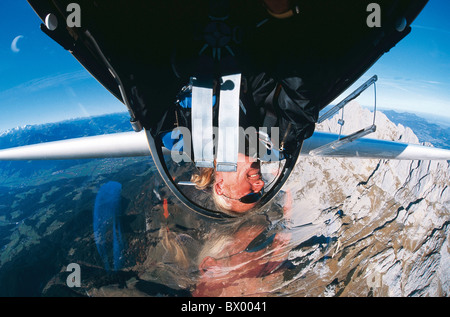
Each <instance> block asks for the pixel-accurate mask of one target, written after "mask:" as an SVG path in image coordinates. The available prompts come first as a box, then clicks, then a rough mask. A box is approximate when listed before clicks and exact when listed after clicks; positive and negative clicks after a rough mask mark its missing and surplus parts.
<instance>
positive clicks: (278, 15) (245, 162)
mask: <svg viewBox="0 0 450 317" xmlns="http://www.w3.org/2000/svg"><path fill="white" fill-rule="evenodd" d="M294 2H295V1H294V0H261V3H262V4H263V9H265V10H266V11H267V13H268V15H267V14H266V15H267V16H269V17H270V19H271V21H270V22H267V23H265V24H263V25H262V26H261V27H258V28H257V31H256V32H255V33H254V36H251V37H250V36H249V37H246V41H247V42H246V43H247V44H248V45H249V47H252V50H250V51H252V52H254V51H257V52H258V54H250V55H251V57H250V56H247V55H246V53H245V47H244V50H243V51H242V52H244V53H243V54H241V55H239V54H236V58H234V56H233V57H232V56H231V55H230V54H228V56H227V54H226V50H225V52H224V53H222V58H221V63H222V64H221V65H227V66H230V65H231V69H233V66H234V65H237V66H236V67H237V70H238V72H241V74H242V82H241V89H240V102H241V105H240V107H241V110H240V111H241V113H240V116H239V126H240V127H242V128H244V129H246V128H247V127H256V128H258V127H264V128H267V129H268V131H270V130H271V128H272V127H276V128H278V131H279V133H278V135H279V140H276V141H275V140H274V141H275V142H276V143H277V145H279V148H278V149H277V150H279V151H280V158H282V157H283V156H284V157H287V156H289V155H292V156H294V155H295V153H296V152H297V151H299V149H300V148H301V145H302V143H303V140H305V139H307V138H309V137H310V136H311V135H312V134H313V132H314V128H315V122H316V121H317V117H318V113H319V109H318V108H317V106H316V103H315V102H314V101H315V100H314V96H315V95H317V92H321V91H322V89H321V87H323V85H324V81H325V80H324V79H323V78H322V74H323V72H322V70H323V69H328V68H327V67H326V66H325V65H322V64H323V63H321V64H320V63H317V60H315V59H319V58H320V57H318V56H317V55H316V54H314V52H313V51H314V50H308V51H307V52H309V53H305V54H302V58H301V59H299V58H298V54H297V53H298V52H296V50H297V48H296V45H298V43H297V42H298V38H300V39H303V37H305V38H306V39H307V40H306V41H304V43H306V44H308V43H309V42H308V40H310V38H308V37H307V35H298V34H296V35H295V36H294V37H292V36H291V35H290V34H286V32H279V31H281V30H285V29H286V27H288V26H289V25H291V24H294V25H292V26H293V27H294V26H295V29H298V25H296V24H298V23H301V19H299V17H298V16H296V15H297V14H298V12H296V8H297V7H296V5H295V3H294ZM302 18H303V16H302ZM299 21H300V22H299ZM305 34H306V33H305ZM184 44H185V43H184V42H183V43H182V44H180V46H181V48H180V52H181V53H182V52H184V50H183V49H184V48H185V47H186V46H185V45H184ZM247 44H243V45H244V46H245V45H247ZM236 52H239V51H238V49H237V50H236ZM311 52H313V53H311ZM196 56H197V55H196ZM201 57H204V56H201ZM201 60H203V59H201ZM234 62H236V64H235V63H234ZM173 63H174V64H173V66H174V69H178V70H183V69H184V68H183V67H182V66H180V65H184V66H186V65H198V64H196V63H184V64H183V60H182V59H180V60H179V63H177V60H176V59H175V60H174V61H173ZM318 65H320V67H319V66H318ZM192 67H194V66H192ZM204 69H207V67H206V66H205V67H204ZM184 70H185V71H184V72H183V71H180V73H183V74H184V75H182V76H181V78H183V79H188V78H189V74H190V71H187V70H186V69H184ZM200 73H201V72H200ZM189 86H190V85H186V86H184V87H183V89H185V88H186V87H189ZM217 86H218V83H215V84H214V88H213V89H212V90H213V91H215V90H216V89H220V88H217ZM183 89H182V90H181V92H180V94H179V95H178V96H177V98H178V99H179V100H178V101H179V102H178V105H179V107H178V108H177V109H175V111H173V109H170V110H169V111H167V112H166V116H165V117H164V120H166V122H167V123H168V124H161V125H159V127H162V128H161V129H160V131H163V132H164V133H166V134H165V136H166V137H167V136H169V133H168V132H169V131H172V129H173V126H174V122H175V123H176V124H175V126H178V127H180V126H181V127H188V128H190V130H191V128H192V127H191V118H190V115H191V111H190V110H191V105H190V102H191V101H192V99H190V96H189V95H187V96H186V95H185V92H186V91H187V93H188V94H189V93H190V92H189V90H183ZM215 98H216V96H214V98H213V100H212V102H213V106H214V104H215V103H216V99H215ZM214 109H216V107H214ZM214 111H216V110H214ZM243 113H244V114H243ZM269 137H272V136H271V135H269ZM166 141H169V142H168V143H171V144H167V143H166ZM173 141H174V140H168V138H165V139H164V140H163V144H164V146H165V147H167V148H172V146H173ZM251 161H252V160H251V159H250V158H249V157H248V156H247V157H246V156H245V155H244V154H242V153H239V157H238V162H237V171H236V172H220V171H216V170H215V169H214V168H211V167H208V168H205V167H199V168H198V173H196V174H194V175H192V178H191V182H192V183H194V184H195V185H196V188H197V189H201V190H205V189H207V190H208V191H210V193H211V194H210V195H212V201H214V203H215V207H217V209H219V210H220V211H222V212H225V213H240V214H242V213H246V212H248V211H250V210H251V209H252V208H254V207H255V206H256V205H257V203H258V201H259V200H260V199H261V198H262V195H263V188H264V185H265V184H264V181H263V180H262V178H261V171H260V166H259V163H258V162H251ZM215 166H217V165H216V164H215ZM194 197H195V198H196V199H198V198H197V197H198V196H197V195H194Z"/></svg>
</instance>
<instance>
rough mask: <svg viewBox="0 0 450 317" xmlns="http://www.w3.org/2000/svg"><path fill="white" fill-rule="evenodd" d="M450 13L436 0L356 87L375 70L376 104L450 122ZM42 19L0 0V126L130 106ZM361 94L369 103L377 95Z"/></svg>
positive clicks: (22, 5) (24, 6)
mask: <svg viewBox="0 0 450 317" xmlns="http://www.w3.org/2000/svg"><path fill="white" fill-rule="evenodd" d="M449 12H450V2H449V1H448V0H431V1H430V2H429V3H428V5H427V7H426V8H425V9H424V11H422V13H421V15H419V17H418V18H417V19H416V21H415V22H414V23H413V31H412V33H411V34H410V35H409V36H408V37H407V38H406V39H404V40H403V41H402V42H400V43H399V44H398V45H397V46H396V47H395V48H393V49H392V50H391V51H390V52H389V53H388V54H386V55H385V56H383V57H382V58H381V59H380V60H379V62H378V63H377V64H375V66H374V67H372V68H371V69H370V70H369V71H368V72H367V73H366V74H365V75H363V76H362V78H361V79H360V80H359V81H358V82H357V83H355V85H354V86H353V87H352V88H356V86H358V85H360V84H361V83H363V82H364V81H365V80H367V79H368V78H370V77H371V76H372V75H374V74H377V75H378V77H379V80H378V82H377V104H378V107H380V108H389V109H396V110H401V111H408V112H414V113H418V114H419V113H430V114H434V115H437V116H440V117H443V116H445V117H449V120H450V19H448V17H447V15H448V13H449ZM40 23H41V21H40V20H39V18H38V17H37V15H36V14H35V13H34V11H33V10H32V9H31V7H30V6H29V5H28V3H27V2H26V1H25V0H1V2H0V28H1V33H0V131H3V130H6V129H9V128H13V127H16V126H23V125H27V124H36V123H45V122H55V121H60V120H65V119H70V118H77V117H86V116H95V115H99V114H103V113H112V112H120V111H125V110H126V108H125V106H124V105H123V104H122V103H120V102H119V101H118V100H117V99H116V98H115V97H113V96H112V95H111V94H110V93H109V92H108V91H107V90H106V89H104V88H103V86H102V85H101V84H99V83H98V82H97V81H96V80H95V79H94V78H93V77H92V76H91V75H90V74H89V73H88V72H87V71H86V70H84V68H83V67H82V66H81V65H80V64H79V63H78V62H77V61H76V60H75V58H73V57H72V56H71V55H70V53H68V52H67V51H65V50H64V49H63V48H61V47H60V46H59V45H58V44H56V43H55V42H53V41H52V40H51V39H50V38H48V37H47V36H46V35H45V34H44V33H42V32H41V31H40V30H39V25H40ZM14 39H16V46H14V45H13V42H14ZM352 88H351V89H352ZM344 94H345V93H344ZM338 99H339V98H338ZM359 100H360V102H361V103H362V104H364V105H371V104H372V103H373V102H372V100H373V94H372V93H371V91H369V92H367V93H365V94H363V95H362V96H361V97H360V99H359Z"/></svg>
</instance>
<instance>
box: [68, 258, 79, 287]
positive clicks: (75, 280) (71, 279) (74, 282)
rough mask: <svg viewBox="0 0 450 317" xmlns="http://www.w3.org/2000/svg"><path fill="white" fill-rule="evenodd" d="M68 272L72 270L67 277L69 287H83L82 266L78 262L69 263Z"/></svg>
mask: <svg viewBox="0 0 450 317" xmlns="http://www.w3.org/2000/svg"><path fill="white" fill-rule="evenodd" d="M66 272H71V273H70V274H69V275H68V276H67V278H66V284H67V286H68V287H70V288H72V287H81V268H80V265H79V264H77V263H70V264H69V265H67V268H66Z"/></svg>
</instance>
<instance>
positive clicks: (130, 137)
mask: <svg viewBox="0 0 450 317" xmlns="http://www.w3.org/2000/svg"><path fill="white" fill-rule="evenodd" d="M337 139H338V135H336V134H332V133H324V132H315V133H314V135H313V136H312V137H311V138H309V139H307V140H305V142H304V144H303V147H302V152H301V155H307V156H314V155H316V156H329V157H357V158H376V159H394V160H450V150H445V149H440V148H433V147H428V146H421V145H413V144H406V143H400V142H393V141H384V140H378V139H370V138H361V139H357V140H354V141H350V142H348V143H346V142H343V144H339V146H337V147H328V148H325V149H323V148H322V150H321V151H320V152H318V151H317V150H318V149H320V148H321V147H323V146H324V145H326V144H330V143H331V142H333V141H336V140H337ZM166 153H168V151H167V152H166ZM150 155H151V153H150V150H149V143H148V140H147V133H146V132H145V131H141V132H124V133H115V134H106V135H99V136H92V137H83V138H77V139H69V140H62V141H55V142H47V143H40V144H34V145H27V146H22V147H16V148H10V149H5V150H0V160H3V161H12V160H65V159H87V158H110V157H136V156H150Z"/></svg>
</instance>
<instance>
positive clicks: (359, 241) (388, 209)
mask: <svg viewBox="0 0 450 317" xmlns="http://www.w3.org/2000/svg"><path fill="white" fill-rule="evenodd" d="M376 116H377V117H376V124H377V132H376V133H374V134H372V135H370V136H369V137H372V138H381V139H387V140H395V141H401V142H407V143H418V139H417V137H416V136H415V135H414V133H413V132H412V130H411V129H409V128H407V127H404V126H402V125H398V126H396V125H395V124H393V123H392V122H391V121H389V120H388V119H387V117H386V116H385V115H384V114H382V113H377V114H376ZM338 118H340V116H336V117H334V118H332V119H330V120H327V121H326V122H324V123H322V124H321V125H320V126H318V127H317V130H321V131H331V132H339V128H338V127H339V125H338V124H337V120H338ZM345 120H346V123H345V125H344V128H343V131H342V133H343V134H347V133H351V132H353V131H356V130H357V129H360V128H363V127H365V126H368V125H370V124H371V123H372V120H373V113H371V112H370V111H369V110H365V109H363V108H362V107H360V106H359V105H358V104H357V103H352V104H350V105H348V106H347V107H346V108H345ZM287 188H289V189H290V190H291V192H292V193H293V196H294V208H293V210H295V213H294V216H293V217H294V219H293V221H294V222H296V223H307V222H313V223H315V224H316V225H317V226H318V227H317V228H318V229H316V232H315V237H316V241H317V242H315V243H313V246H312V247H311V246H310V245H309V246H308V247H306V246H305V247H302V245H300V246H298V247H296V248H295V249H293V250H292V251H291V252H290V253H289V257H290V259H291V260H292V262H293V263H294V264H296V265H297V267H298V268H299V269H297V270H296V271H295V274H294V275H293V276H291V278H290V279H289V282H288V283H287V284H286V285H285V286H284V288H283V289H284V291H285V292H287V293H289V294H290V295H295V296H449V295H450V255H449V251H450V248H449V241H448V238H449V220H450V164H449V162H448V161H389V160H368V159H365V160H362V159H340V158H302V157H301V158H300V159H299V162H298V164H297V167H296V169H295V170H294V172H293V175H292V177H291V180H290V181H289V184H288V185H287ZM318 237H327V238H326V243H323V242H321V240H320V239H318Z"/></svg>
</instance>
